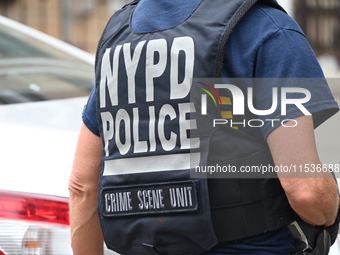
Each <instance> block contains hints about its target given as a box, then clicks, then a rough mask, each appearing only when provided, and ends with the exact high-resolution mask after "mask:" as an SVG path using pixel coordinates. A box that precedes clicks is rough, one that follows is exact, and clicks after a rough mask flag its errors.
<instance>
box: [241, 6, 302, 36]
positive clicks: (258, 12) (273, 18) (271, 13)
mask: <svg viewBox="0 0 340 255" xmlns="http://www.w3.org/2000/svg"><path fill="white" fill-rule="evenodd" d="M248 16H249V18H250V19H256V20H257V21H258V22H259V23H254V24H257V25H262V26H264V25H266V26H270V27H271V28H272V29H286V30H294V31H296V32H299V33H303V32H302V30H301V28H300V26H299V25H298V24H297V22H296V21H295V20H294V19H293V18H292V17H290V16H289V15H288V14H287V13H285V12H283V11H282V10H279V9H277V8H273V7H270V6H267V5H263V4H260V3H257V4H255V5H254V6H253V8H252V9H251V10H250V11H249V13H248Z"/></svg>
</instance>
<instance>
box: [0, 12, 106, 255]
mask: <svg viewBox="0 0 340 255" xmlns="http://www.w3.org/2000/svg"><path fill="white" fill-rule="evenodd" d="M93 64H94V56H93V55H92V54H89V53H87V52H84V51H82V50H80V49H78V48H76V47H73V46H71V45H69V44H66V43H64V42H62V41H60V40H57V39H55V38H52V37H50V36H48V35H46V34H43V33H41V32H39V31H37V30H34V29H32V28H29V27H27V26H24V25H22V24H20V23H17V22H14V21H12V20H9V19H7V18H5V17H2V16H0V255H14V254H15V255H17V254H25V255H26V254H32V255H33V254H37V255H38V254H44V255H45V254H51V255H53V254H56V255H68V254H72V251H71V247H70V233H69V209H68V195H69V192H68V178H69V176H70V172H71V168H72V161H73V155H74V151H75V147H76V142H77V138H78V131H79V128H80V125H81V122H82V120H81V113H82V109H83V107H84V105H85V104H86V100H87V96H88V94H89V92H90V91H91V89H92V87H93V81H94V70H93ZM107 252H108V253H109V251H107ZM111 254H112V253H111Z"/></svg>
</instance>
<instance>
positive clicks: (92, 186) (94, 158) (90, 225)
mask: <svg viewBox="0 0 340 255" xmlns="http://www.w3.org/2000/svg"><path fill="white" fill-rule="evenodd" d="M100 158H101V140H100V138H99V137H98V136H96V135H94V134H93V133H92V132H91V131H90V130H89V129H88V128H87V127H86V126H85V125H84V124H83V126H82V128H81V131H80V136H79V140H78V145H77V149H76V154H75V158H74V164H73V169H72V174H71V177H70V182H69V190H70V222H71V240H72V249H73V254H74V255H93V254H96V255H101V254H103V237H102V233H101V230H100V225H99V218H98V214H97V182H98V174H99V163H100Z"/></svg>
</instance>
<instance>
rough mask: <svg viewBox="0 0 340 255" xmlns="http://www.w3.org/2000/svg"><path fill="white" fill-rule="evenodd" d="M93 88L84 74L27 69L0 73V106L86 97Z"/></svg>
mask: <svg viewBox="0 0 340 255" xmlns="http://www.w3.org/2000/svg"><path fill="white" fill-rule="evenodd" d="M92 87H93V81H92V78H91V76H90V75H88V74H87V73H85V72H81V71H78V72H74V73H72V71H71V72H70V70H64V71H63V70H61V69H59V70H57V71H56V70H55V69H54V70H53V67H51V68H50V69H48V68H47V69H44V68H41V67H37V68H34V67H30V68H29V69H28V70H27V68H23V69H20V70H19V71H15V69H12V71H11V72H0V104H15V103H25V102H33V101H45V100H53V99H62V98H72V97H81V96H88V94H89V92H90V90H91V89H92Z"/></svg>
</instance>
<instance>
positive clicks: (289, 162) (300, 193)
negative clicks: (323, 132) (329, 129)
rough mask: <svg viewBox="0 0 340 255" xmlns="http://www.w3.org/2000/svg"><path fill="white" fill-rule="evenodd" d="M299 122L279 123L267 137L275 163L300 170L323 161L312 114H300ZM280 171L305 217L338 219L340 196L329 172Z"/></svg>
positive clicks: (288, 192)
mask: <svg viewBox="0 0 340 255" xmlns="http://www.w3.org/2000/svg"><path fill="white" fill-rule="evenodd" d="M296 121H297V122H298V125H297V126H296V127H283V126H280V127H278V128H276V129H275V130H274V131H272V133H271V134H270V135H269V136H268V138H267V142H268V145H269V147H270V150H271V152H272V155H273V158H274V163H275V165H277V166H280V165H283V166H288V167H291V166H292V168H291V169H293V168H294V167H296V168H297V169H299V168H298V167H299V166H302V168H304V166H305V164H312V165H313V164H314V165H317V164H320V160H319V157H318V154H317V150H316V145H315V137H314V128H313V119H312V117H311V116H301V117H298V118H296ZM287 126H288V124H287ZM306 166H308V165H306ZM298 172H299V171H298ZM278 174H279V178H280V181H281V184H282V187H283V189H284V190H285V192H286V195H287V197H288V200H289V203H290V205H291V206H292V208H293V209H294V210H295V212H296V213H297V214H298V215H299V216H300V217H301V218H302V219H303V220H305V221H306V222H308V223H310V224H314V225H326V226H328V225H331V224H332V223H333V222H334V221H335V219H336V215H337V210H338V207H339V199H338V191H337V185H336V182H335V180H334V179H333V177H332V175H331V174H330V173H329V172H326V173H323V172H321V173H311V172H309V173H294V176H292V173H283V172H280V173H278ZM308 177H313V178H308Z"/></svg>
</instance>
